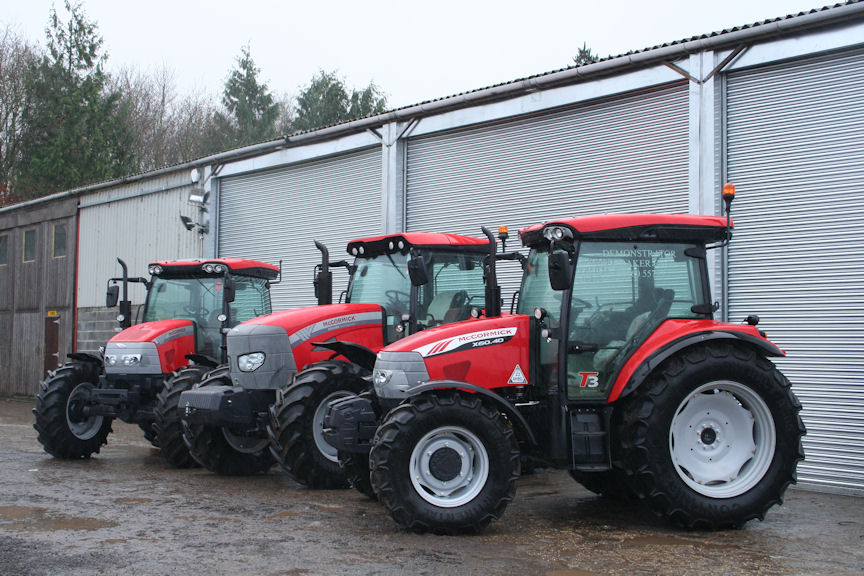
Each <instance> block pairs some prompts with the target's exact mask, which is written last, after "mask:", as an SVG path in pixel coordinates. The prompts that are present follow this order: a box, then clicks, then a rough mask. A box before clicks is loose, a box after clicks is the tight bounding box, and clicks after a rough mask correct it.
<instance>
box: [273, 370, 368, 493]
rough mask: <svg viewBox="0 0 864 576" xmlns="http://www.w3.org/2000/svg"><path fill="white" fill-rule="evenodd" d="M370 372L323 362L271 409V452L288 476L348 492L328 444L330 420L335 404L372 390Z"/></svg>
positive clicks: (299, 376) (304, 374)
mask: <svg viewBox="0 0 864 576" xmlns="http://www.w3.org/2000/svg"><path fill="white" fill-rule="evenodd" d="M368 374H369V372H368V370H366V369H364V368H361V367H360V366H358V365H356V364H353V363H351V362H343V361H339V360H329V361H326V362H318V363H317V364H314V365H312V366H310V367H309V368H306V369H305V370H303V371H301V372H298V373H297V375H296V376H295V377H294V382H293V383H292V384H291V385H290V386H288V388H286V389H285V390H283V391H282V394H281V395H279V396H278V397H277V399H276V403H275V404H273V405H272V406H271V407H270V424H269V426H267V434H268V436H269V437H270V451H271V452H272V454H273V457H274V458H275V459H276V462H278V463H279V466H280V467H281V468H282V470H284V471H285V473H286V474H288V475H289V476H290V477H291V478H292V479H294V480H295V481H297V482H298V483H300V484H303V485H305V486H309V487H310V488H316V489H331V488H345V487H346V486H347V485H348V481H347V479H346V477H345V472H344V471H343V470H342V468H341V467H340V466H339V455H338V454H337V451H336V448H335V447H334V446H332V445H331V444H330V443H329V442H327V441H326V440H325V439H324V416H325V414H326V413H327V405H328V404H329V403H330V402H332V401H333V400H337V399H339V398H344V397H346V396H353V395H355V394H359V393H360V392H362V391H363V390H364V389H365V388H367V387H368V383H367V382H366V381H365V380H363V377H364V376H367V375H368Z"/></svg>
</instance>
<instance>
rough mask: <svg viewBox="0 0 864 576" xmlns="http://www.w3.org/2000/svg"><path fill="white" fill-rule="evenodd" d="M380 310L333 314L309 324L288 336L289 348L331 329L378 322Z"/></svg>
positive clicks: (379, 321) (379, 320)
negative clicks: (342, 314) (341, 314)
mask: <svg viewBox="0 0 864 576" xmlns="http://www.w3.org/2000/svg"><path fill="white" fill-rule="evenodd" d="M380 323H381V313H380V312H362V313H360V314H345V315H344V316H334V317H333V318H327V319H326V320H321V321H320V322H316V323H314V324H310V325H309V326H306V327H305V328H302V329H300V330H298V331H297V332H294V333H293V334H291V336H289V337H288V341H289V342H290V344H291V348H295V347H297V346H299V345H300V344H302V343H303V342H307V341H309V340H311V339H313V338H315V337H317V336H320V335H321V334H324V333H325V332H330V331H332V330H340V329H342V328H350V327H352V326H363V325H365V324H380Z"/></svg>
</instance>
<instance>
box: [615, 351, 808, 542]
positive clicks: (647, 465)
mask: <svg viewBox="0 0 864 576" xmlns="http://www.w3.org/2000/svg"><path fill="white" fill-rule="evenodd" d="M800 410H801V405H800V403H799V402H798V400H797V399H796V398H795V395H794V394H793V393H792V390H791V387H790V384H789V381H788V380H787V379H786V378H785V377H784V376H783V375H782V374H781V373H780V371H779V370H777V368H776V367H775V366H774V364H773V363H771V362H770V361H769V360H767V359H766V358H764V357H763V356H762V355H761V354H759V353H757V352H756V351H755V350H753V349H751V348H747V347H742V346H735V345H730V344H726V343H709V344H706V345H703V346H698V347H693V348H690V349H688V350H686V351H684V352H683V353H682V354H679V355H677V356H675V357H673V358H672V359H670V360H669V361H667V362H666V363H665V364H664V365H663V366H661V368H660V369H659V370H658V372H657V373H656V374H655V375H654V376H652V378H651V379H650V380H649V381H646V382H645V383H643V385H642V386H641V387H640V388H639V389H638V390H637V391H636V392H635V393H634V395H633V398H631V399H630V400H629V401H628V403H627V405H626V408H625V412H624V426H623V430H622V432H623V433H622V436H623V438H622V444H623V446H624V460H625V463H626V465H627V467H628V469H629V470H628V471H629V474H628V477H629V478H630V481H631V487H632V489H633V491H634V492H635V493H636V494H637V495H639V496H640V497H642V498H644V499H645V500H646V502H647V503H648V505H649V506H650V507H651V508H652V509H653V510H654V511H655V512H656V513H657V514H659V515H661V516H663V517H666V518H668V519H669V520H671V521H672V522H673V523H675V524H677V525H680V526H683V527H685V528H690V529H695V528H707V529H722V528H732V527H739V526H741V525H743V524H744V523H745V522H747V521H748V520H751V519H753V518H759V519H760V520H761V519H763V518H764V516H765V513H766V512H767V510H768V509H769V508H770V507H771V506H773V505H774V504H779V503H782V501H783V493H784V492H785V491H786V488H787V487H788V486H789V484H791V483H793V482H795V470H796V467H797V465H798V462H799V461H801V460H802V459H803V458H804V452H803V449H802V446H801V437H802V436H803V435H804V434H805V430H804V424H803V423H802V421H801V417H800V416H799V414H798V413H799V411H800Z"/></svg>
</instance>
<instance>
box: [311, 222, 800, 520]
mask: <svg viewBox="0 0 864 576" xmlns="http://www.w3.org/2000/svg"><path fill="white" fill-rule="evenodd" d="M727 223H728V219H724V218H722V217H710V216H695V215H655V214H639V215H627V214H619V215H605V216H594V217H586V218H573V219H566V220H558V221H552V222H548V223H546V224H543V225H536V226H532V227H529V228H525V229H523V230H521V231H520V235H521V239H522V243H523V244H524V245H525V246H526V247H529V248H530V249H531V250H530V255H529V256H528V263H527V266H526V267H525V268H524V274H523V279H522V286H521V291H520V298H519V307H518V313H517V314H515V315H503V316H496V314H495V313H494V311H493V313H491V314H487V315H486V317H485V318H478V319H474V320H468V321H465V322H459V323H456V324H451V325H449V326H444V327H441V328H435V329H431V330H427V331H424V332H421V333H418V334H415V335H413V336H411V337H410V338H405V339H403V340H400V341H398V342H395V343H393V344H391V345H389V346H387V347H386V348H384V349H383V350H382V351H381V352H379V354H378V357H377V361H376V363H375V368H374V371H373V376H372V377H373V381H374V394H366V395H360V396H357V397H352V398H345V399H342V400H339V401H337V402H334V403H333V404H331V406H330V410H329V412H328V413H327V415H326V417H325V435H326V437H327V439H328V441H329V442H330V443H331V444H333V445H334V446H335V447H336V448H337V449H339V450H340V451H342V452H353V453H354V455H355V456H356V457H362V456H363V455H364V454H365V453H369V465H370V467H371V478H370V481H371V489H372V490H373V491H374V493H376V494H377V496H378V499H379V500H380V501H381V502H382V503H383V504H384V506H385V507H386V508H387V511H388V513H389V514H390V515H391V516H392V517H393V518H394V519H395V520H396V521H397V522H398V523H399V524H401V525H403V526H405V527H407V528H409V529H411V530H413V531H416V532H425V531H430V530H431V531H433V532H440V533H458V532H463V531H475V530H480V529H482V528H483V527H485V526H486V525H487V524H488V523H489V522H490V521H491V520H493V519H497V518H499V517H500V516H501V514H502V513H503V512H504V509H505V508H506V506H507V504H508V503H509V502H510V501H511V500H512V499H513V497H514V495H515V491H516V480H517V479H518V477H519V473H520V456H522V455H527V456H528V457H529V458H533V459H535V460H537V461H540V462H542V463H544V464H546V465H548V466H554V467H559V468H565V469H569V471H570V474H571V475H572V476H573V477H574V478H575V479H576V480H577V481H579V482H581V483H582V484H583V485H584V486H585V487H587V488H588V489H589V490H592V491H594V492H597V493H602V494H605V495H610V496H622V497H638V498H641V499H643V500H644V501H645V502H647V504H648V505H649V506H650V507H651V508H652V509H653V510H654V511H655V512H657V513H658V514H660V515H662V516H664V517H666V518H668V519H670V520H671V521H672V522H673V523H676V524H678V525H681V526H684V527H688V528H709V529H717V528H724V527H732V526H739V525H741V524H743V523H744V522H746V521H748V520H750V519H752V518H760V519H761V518H763V516H764V514H765V512H766V510H767V509H768V508H770V507H771V506H772V505H774V504H777V503H779V502H781V501H782V496H783V493H784V491H785V490H786V487H787V486H788V485H789V483H791V482H794V481H795V469H796V466H797V463H798V461H800V460H801V459H802V458H803V457H804V455H803V451H802V447H801V436H802V435H803V434H804V433H805V431H804V426H803V424H802V421H801V419H800V417H799V415H798V412H799V410H800V404H799V403H798V401H797V399H796V398H795V396H794V395H793V393H792V391H791V389H790V384H789V381H788V380H787V379H786V378H785V377H784V376H783V375H782V374H781V373H780V372H779V371H778V370H777V368H776V367H775V366H774V364H773V363H772V362H771V361H769V359H768V358H769V357H771V356H775V357H776V356H783V355H784V353H783V352H782V351H781V350H780V349H779V348H777V347H776V346H775V345H774V344H772V343H771V342H770V341H768V340H767V339H766V337H765V334H764V333H762V332H760V331H759V330H758V328H757V327H756V325H755V324H756V323H757V322H758V318H756V317H755V316H751V317H749V318H748V320H747V322H746V323H745V324H726V323H721V322H717V321H715V320H713V312H714V311H715V309H716V306H715V304H713V303H712V302H711V300H710V290H709V287H708V265H707V264H706V248H709V247H711V245H713V246H717V245H722V244H723V243H725V241H726V240H727V238H728V236H727V233H728V232H729V228H728V226H727ZM493 281H494V278H493ZM487 298H488V296H487ZM373 431H374V433H373ZM370 449H371V452H370Z"/></svg>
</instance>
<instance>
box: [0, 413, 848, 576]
mask: <svg viewBox="0 0 864 576" xmlns="http://www.w3.org/2000/svg"><path fill="white" fill-rule="evenodd" d="M31 407H32V402H29V401H22V400H9V399H0V574H2V575H10V576H11V575H21V576H28V575H48V574H51V575H55V574H58V575H59V574H63V575H70V576H78V575H91V574H135V575H154V576H155V575H174V574H211V575H215V574H262V575H272V576H276V575H315V574H381V575H385V574H411V575H413V574H460V575H464V574H529V575H531V576H591V575H619V574H620V575H637V574H682V575H683V574H693V575H711V574H718V575H721V574H723V575H725V574H729V575H735V574H766V575H767V574H777V575H787V574H789V575H793V574H802V575H803V574H814V575H823V574H824V575H828V574H831V575H834V574H864V499H862V498H854V497H848V496H837V495H829V494H820V493H816V492H810V491H806V490H803V489H800V488H795V487H793V488H792V489H790V490H789V492H787V495H786V503H785V505H783V506H781V507H779V508H777V507H775V508H773V509H772V510H771V511H770V512H769V514H768V517H767V518H766V520H765V521H764V522H758V521H755V522H750V523H749V524H747V526H746V527H745V528H744V529H742V530H734V531H726V532H684V531H678V530H675V529H672V528H671V527H669V526H668V525H667V524H665V523H664V522H662V521H660V520H658V519H656V518H654V517H653V515H651V514H650V513H648V512H646V511H645V510H643V509H642V508H639V507H633V506H632V505H629V504H627V503H618V502H615V501H610V500H605V499H602V498H598V497H595V496H594V495H592V494H591V493H589V492H588V491H586V490H584V489H583V488H582V487H581V486H579V485H578V484H576V483H575V482H574V481H573V480H571V479H570V477H569V476H568V475H567V474H566V473H564V472H560V471H540V472H538V473H537V474H534V475H531V476H526V477H523V478H522V479H521V480H520V481H519V484H518V488H517V493H516V499H515V501H514V502H513V503H512V504H511V505H510V507H509V508H508V509H507V512H506V513H505V515H504V518H503V519H502V520H501V521H498V522H494V523H493V524H491V525H490V527H489V529H487V531H486V532H484V533H483V534H481V535H477V536H460V537H446V536H432V535H415V534H410V533H407V532H405V531H403V530H402V529H401V528H400V527H399V526H397V525H396V523H394V522H393V521H392V520H390V518H388V517H387V516H386V515H385V513H384V510H383V508H382V507H381V506H380V505H379V504H378V503H376V502H373V501H371V500H369V499H367V498H365V497H364V496H362V495H360V494H359V493H356V492H354V491H352V490H337V491H314V490H307V489H305V488H302V487H299V486H297V485H296V484H294V483H293V482H291V481H290V480H289V479H288V478H286V477H285V476H283V475H282V474H281V473H280V472H279V471H278V469H277V468H273V469H272V470H271V471H270V473H269V474H267V475H262V476H257V477H251V478H225V477H219V476H215V475H213V474H211V473H209V472H207V471H205V470H202V469H194V470H175V469H173V468H170V467H169V466H168V465H167V464H165V463H164V462H163V460H162V459H161V456H160V455H159V453H158V451H157V450H155V449H153V448H151V447H150V445H149V443H147V442H146V441H145V440H144V438H143V434H142V433H141V431H140V430H139V429H138V427H137V426H130V425H127V424H123V423H120V422H115V424H114V432H113V433H112V434H111V436H109V439H108V446H106V447H104V448H103V449H102V452H101V453H100V454H98V455H97V456H96V457H95V458H93V459H91V460H85V461H78V462H70V461H61V460H56V459H54V458H52V457H51V456H49V455H48V454H46V453H44V452H43V451H42V447H41V446H40V445H39V444H38V443H37V441H36V432H35V431H34V430H33V427H32V415H31V414H30V408H31Z"/></svg>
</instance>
